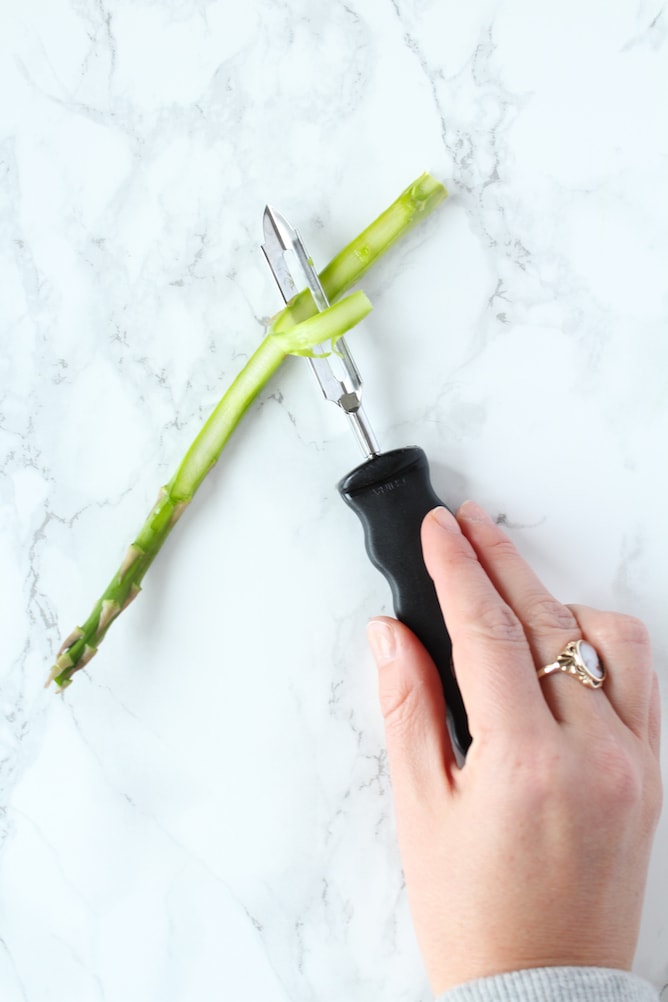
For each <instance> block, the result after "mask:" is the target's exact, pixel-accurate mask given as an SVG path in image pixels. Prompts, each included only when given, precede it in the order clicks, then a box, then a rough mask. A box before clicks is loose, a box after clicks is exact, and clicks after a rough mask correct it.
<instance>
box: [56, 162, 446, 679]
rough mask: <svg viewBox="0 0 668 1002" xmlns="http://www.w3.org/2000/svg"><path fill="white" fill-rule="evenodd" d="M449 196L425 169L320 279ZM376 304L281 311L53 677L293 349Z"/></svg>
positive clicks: (315, 341)
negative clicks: (319, 310) (425, 172)
mask: <svg viewBox="0 0 668 1002" xmlns="http://www.w3.org/2000/svg"><path fill="white" fill-rule="evenodd" d="M446 197H447V192H446V190H445V188H444V187H443V185H442V184H440V182H438V181H436V180H435V179H434V178H432V177H431V176H430V175H429V174H423V175H421V176H420V177H419V178H417V180H416V181H414V182H413V184H411V185H410V186H409V187H408V188H406V190H405V191H404V192H402V194H401V195H400V196H399V198H398V199H397V200H396V201H395V202H393V203H392V205H390V206H389V208H388V209H386V210H385V212H383V213H382V214H381V215H380V216H379V217H378V218H377V219H376V220H375V221H374V222H373V223H372V224H371V225H370V226H368V227H367V229H366V230H364V231H363V232H362V233H361V234H360V235H359V236H358V237H357V238H356V239H355V240H353V241H352V242H351V243H350V244H348V245H347V247H345V248H344V250H343V251H341V253H340V254H338V255H337V256H336V257H335V258H334V259H333V260H332V261H331V262H330V263H329V264H328V265H327V267H326V268H325V269H324V270H323V272H322V273H321V275H320V280H321V282H322V284H323V288H324V289H325V292H326V294H327V296H328V298H329V299H330V301H332V302H334V301H335V300H338V299H339V297H340V296H342V295H343V294H344V293H345V292H347V291H348V290H349V289H350V288H351V287H352V286H353V285H355V284H356V283H357V282H358V281H359V279H360V278H361V277H362V275H364V274H365V272H366V271H367V270H368V269H369V267H371V265H372V264H373V263H374V262H375V261H376V260H377V259H378V258H379V257H380V256H381V255H382V254H383V253H385V252H386V251H387V250H388V249H389V248H390V247H391V246H392V245H393V244H394V243H395V242H396V241H397V240H398V239H399V238H400V237H401V236H402V235H404V234H405V233H406V232H407V231H408V230H409V229H411V228H412V227H413V226H414V225H415V224H416V223H417V222H419V221H420V220H421V219H424V218H425V217H426V216H428V215H429V214H430V213H431V212H432V211H433V209H435V208H436V207H437V206H438V205H440V203H441V202H442V201H443V200H444V199H445V198H446ZM370 309H371V304H370V303H369V300H368V299H367V298H366V296H365V295H364V294H363V293H361V292H356V293H353V294H352V295H350V296H348V297H347V298H345V299H342V300H340V301H339V302H334V305H333V306H331V307H330V308H329V309H328V310H325V311H324V312H322V313H319V312H317V310H316V307H315V304H314V302H313V299H312V297H311V295H310V293H309V292H308V291H305V292H304V293H300V294H299V295H297V296H295V297H294V299H292V300H291V302H290V303H289V304H288V305H287V306H286V307H285V308H284V309H283V310H281V312H280V313H278V314H277V315H276V317H275V318H274V319H273V322H272V323H271V325H270V327H269V330H268V332H267V335H266V337H265V338H264V340H263V341H262V342H261V344H260V345H259V347H258V348H257V350H256V351H255V352H254V353H253V355H252V356H251V357H250V358H249V360H248V362H247V363H246V365H245V366H244V367H243V369H242V370H241V371H240V372H239V374H238V375H237V377H236V379H235V380H234V381H233V383H232V384H231V385H230V387H229V388H228V389H227V390H226V392H225V393H224V394H223V396H222V398H221V399H220V401H219V403H218V404H217V406H216V407H215V408H214V410H213V412H212V413H211V415H210V416H209V418H208V419H207V421H206V422H205V424H204V425H203V427H202V428H201V430H200V432H199V433H198V435H197V436H196V438H195V439H194V441H193V443H192V444H191V446H190V448H189V449H188V451H187V453H186V454H185V456H184V458H183V460H182V461H181V464H180V466H179V467H178V469H177V470H176V472H175V474H174V476H173V477H172V478H171V480H170V481H169V483H167V484H166V485H165V486H164V487H162V488H161V490H160V493H159V494H158V498H157V500H156V502H155V504H154V506H153V508H152V509H151V511H150V513H149V515H148V517H147V519H146V521H145V522H144V524H143V526H142V527H141V529H140V530H139V533H138V534H137V536H136V538H135V539H134V541H133V542H132V543H131V544H130V546H129V548H128V550H127V553H126V554H125V557H124V558H123V561H122V563H121V565H120V567H119V568H118V569H117V571H116V572H115V574H114V576H113V577H112V579H111V581H110V583H109V585H108V586H107V588H106V590H105V591H104V593H103V594H102V596H101V597H100V598H99V599H98V601H97V602H96V603H95V605H94V607H93V609H92V611H91V613H90V615H89V616H88V618H87V619H86V621H85V622H84V623H83V625H82V626H77V627H76V628H75V629H74V630H73V631H72V633H70V635H69V636H68V637H67V639H66V640H65V641H64V643H63V644H62V646H61V648H60V650H59V652H58V655H57V657H56V662H55V664H54V665H53V667H52V669H51V672H50V674H49V677H48V679H47V682H46V684H47V685H49V684H50V683H51V682H55V683H56V685H57V686H58V688H59V690H63V689H65V688H66V687H67V686H68V685H70V683H71V681H72V676H73V675H74V674H75V673H76V672H77V671H79V670H80V669H82V668H83V667H85V665H87V664H88V662H89V661H90V660H91V658H92V657H93V656H94V655H95V654H96V653H97V650H98V648H99V646H100V643H101V642H102V640H103V639H104V637H105V635H106V633H107V630H108V629H109V627H110V626H111V624H112V623H113V622H114V620H115V619H116V618H117V617H118V616H119V614H120V613H121V612H123V610H124V609H126V608H127V607H128V605H129V604H130V603H131V602H132V600H133V599H134V598H136V596H137V595H138V594H139V592H140V590H141V583H142V580H143V578H144V575H145V574H146V572H147V571H148V569H149V567H150V566H151V564H152V563H153V560H154V559H155V557H156V556H157V554H158V552H159V551H160V549H161V547H162V545H163V544H164V542H165V540H166V539H167V536H168V535H169V533H170V532H171V530H172V529H173V527H174V525H175V524H176V522H177V521H178V519H179V518H180V517H181V515H182V514H183V511H184V510H185V508H186V507H187V505H188V504H189V502H190V501H191V500H192V498H193V496H194V494H195V492H196V491H197V489H198V488H199V486H200V484H201V483H202V481H203V480H204V478H205V477H206V475H207V473H208V472H209V471H210V470H211V468H212V467H213V466H214V465H215V464H216V462H217V460H218V457H219V456H220V454H221V452H222V450H223V448H224V446H225V444H226V442H227V441H228V439H229V437H230V435H231V434H232V432H233V431H234V429H235V428H236V426H237V425H238V423H239V421H240V420H241V418H242V417H243V415H244V414H245V412H246V411H247V409H248V407H249V406H250V404H251V403H252V401H253V400H254V399H255V397H256V396H257V395H258V393H259V392H260V391H261V390H262V389H263V388H264V386H265V385H266V384H267V383H268V381H269V380H270V379H271V378H272V376H273V375H274V373H275V372H276V370H277V369H278V368H279V366H280V365H281V363H282V362H283V361H284V359H285V358H286V357H287V356H288V355H305V354H309V353H312V350H313V348H314V347H315V346H316V345H320V344H324V343H326V342H330V344H331V345H332V347H334V346H335V344H336V341H337V340H338V338H340V337H341V336H342V335H343V334H345V333H346V332H347V331H348V330H350V329H351V328H352V327H353V326H354V325H355V324H357V323H359V321H360V320H362V319H363V318H364V317H365V316H366V315H367V314H368V312H369V310H370Z"/></svg>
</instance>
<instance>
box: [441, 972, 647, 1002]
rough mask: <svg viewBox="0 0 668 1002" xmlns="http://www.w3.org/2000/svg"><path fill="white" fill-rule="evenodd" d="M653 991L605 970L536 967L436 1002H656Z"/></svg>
mask: <svg viewBox="0 0 668 1002" xmlns="http://www.w3.org/2000/svg"><path fill="white" fill-rule="evenodd" d="M658 997H659V996H658V992H657V991H656V989H655V988H654V987H653V986H652V985H651V984H649V982H647V981H644V980H643V979H642V978H639V977H637V975H635V974H629V973H627V972H626V971H615V970H609V969H608V968H604V967H535V968H531V969H530V970H526V971H511V972H509V973H507V974H497V975H496V976H494V977H490V978H480V979H478V980H476V981H467V982H466V983H465V984H462V985H457V987H456V988H452V989H450V991H447V992H445V994H444V995H439V997H438V999H437V1000H436V1002H657V999H658Z"/></svg>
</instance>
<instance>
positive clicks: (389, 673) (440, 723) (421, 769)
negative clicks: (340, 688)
mask: <svg viewBox="0 0 668 1002" xmlns="http://www.w3.org/2000/svg"><path fill="white" fill-rule="evenodd" d="M367 635H368V638H369V644H370V646H371V650H372V652H373V655H374V657H375V659H376V664H377V666H378V695H379V699H380V708H381V711H382V714H383V718H384V720H385V740H386V744H387V757H388V762H389V768H390V777H391V780H392V787H393V790H394V794H395V799H397V801H398V802H401V801H404V802H407V803H410V802H413V803H414V802H415V800H416V799H417V800H418V801H421V802H425V801H430V800H431V799H432V797H434V796H438V797H440V796H442V794H443V787H444V782H445V783H446V784H447V785H448V786H449V781H448V777H449V775H450V773H451V770H452V769H453V768H454V767H455V764H456V763H455V756H454V753H453V750H452V745H451V743H450V738H449V736H448V732H447V726H446V718H445V701H444V699H443V689H442V687H441V680H440V678H439V676H438V672H437V671H436V668H435V666H434V663H433V661H432V660H431V658H430V657H429V655H428V654H427V652H426V650H425V649H424V647H423V646H422V644H421V643H420V641H419V640H418V639H417V637H416V636H415V634H413V633H412V632H411V630H409V629H408V627H406V626H404V625H403V623H400V622H398V621H397V620H396V619H389V618H387V617H379V618H377V619H372V620H371V621H370V622H369V624H368V627H367Z"/></svg>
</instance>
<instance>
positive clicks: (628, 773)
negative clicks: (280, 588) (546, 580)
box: [369, 502, 661, 994]
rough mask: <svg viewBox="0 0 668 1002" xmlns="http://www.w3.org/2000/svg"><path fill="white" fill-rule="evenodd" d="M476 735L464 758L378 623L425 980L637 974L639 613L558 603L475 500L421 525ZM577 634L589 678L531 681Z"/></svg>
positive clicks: (407, 638) (652, 728) (651, 733)
mask: <svg viewBox="0 0 668 1002" xmlns="http://www.w3.org/2000/svg"><path fill="white" fill-rule="evenodd" d="M422 544H423V551H424V557H425V562H426V565H427V568H428V570H429V573H430V574H431V576H432V578H433V579H434V583H435V586H436V591H437V593H438V597H439V601H440V604H441V607H442V608H443V609H444V610H445V615H446V620H447V623H448V629H449V632H450V635H451V638H452V643H453V658H454V664H455V669H456V673H457V678H458V682H459V685H460V688H461V691H462V696H463V698H464V702H465V704H466V707H467V712H468V715H469V725H470V730H471V734H472V736H473V743H472V745H471V747H470V749H469V752H468V755H467V758H466V762H465V764H464V766H463V767H462V768H459V767H458V766H457V763H456V761H455V756H454V754H453V751H452V747H451V744H450V741H449V737H448V734H447V729H446V726H445V707H444V702H443V694H442V690H441V685H440V680H439V678H438V675H437V673H436V669H435V667H434V665H433V663H432V662H431V660H430V658H429V656H428V655H427V653H426V651H425V650H424V648H423V647H422V645H421V644H420V643H419V641H418V640H417V639H416V637H415V636H414V635H413V634H412V633H411V632H410V630H408V629H407V628H406V627H405V626H403V625H402V624H401V623H398V622H397V621H396V620H393V619H388V618H384V617H383V618H379V619H376V620H372V622H371V623H370V624H369V637H370V642H371V646H372V649H373V650H374V653H375V655H376V659H377V662H378V666H379V694H380V702H381V708H382V711H383V715H384V718H385V731H386V741H387V753H388V761H389V768H390V775H391V779H392V787H393V793H394V801H395V813H396V819H397V833H398V839H399V847H400V851H401V856H402V862H403V866H404V873H405V877H406V885H407V890H408V897H409V902H410V906H411V912H412V916H413V921H414V925H415V929H416V933H417V938H418V942H419V945H420V949H421V952H422V955H423V959H424V962H425V965H426V968H427V973H428V976H429V979H430V982H431V986H432V988H433V990H434V992H435V993H436V994H439V993H441V992H443V991H445V990H447V989H448V988H451V987H452V986H454V985H456V984H460V983H462V982H464V981H469V980H472V979H474V978H479V977H484V976H487V975H493V974H500V973H504V972H506V971H510V970H516V969H521V968H530V967H546V966H561V965H587V966H589V965H591V966H597V967H612V968H618V969H626V970H628V969H630V967H631V964H632V961H633V955H634V952H635V947H636V943H637V937H638V931H639V925H640V916H641V910H642V901H643V895H644V888H645V881H646V874H647V864H648V860H649V854H650V849H651V842H652V836H653V832H654V829H655V826H656V822H657V820H658V815H659V812H660V805H661V780H660V773H659V764H658V755H659V730H660V709H659V696H658V683H657V679H656V675H655V674H654V672H653V670H652V666H651V655H650V647H649V641H648V637H647V632H646V630H645V628H644V626H643V625H642V624H641V623H640V622H639V621H638V620H636V619H633V618H631V617H628V616H624V615H619V614H616V613H609V612H598V611H596V610H594V609H590V608H587V607H584V606H564V605H561V604H560V603H559V602H557V601H556V599H554V598H553V597H552V596H551V595H550V594H549V592H548V591H547V590H546V589H545V588H544V587H543V585H542V584H541V583H540V581H539V580H538V579H537V577H536V576H535V574H534V573H533V572H532V571H531V570H530V568H529V567H528V566H527V564H526V563H525V561H524V560H523V559H522V558H521V557H520V555H519V553H518V552H517V550H516V549H515V547H514V546H513V544H512V543H511V541H510V540H509V539H508V537H507V536H506V535H505V534H504V533H503V532H502V531H501V529H500V528H499V527H498V526H497V525H496V524H495V523H494V522H493V521H492V520H491V519H490V518H489V516H488V515H486V513H485V512H483V510H482V509H481V508H479V507H478V506H477V505H475V504H474V503H472V502H467V503H466V504H464V505H463V506H462V507H461V509H460V510H459V512H458V514H457V518H456V519H455V517H454V516H452V515H451V514H450V513H449V512H447V511H446V510H445V509H437V510H436V511H435V512H431V513H430V514H429V515H427V517H426V519H425V521H424V523H423V527H422ZM580 637H585V638H586V639H587V640H588V641H589V642H590V643H591V644H593V646H594V647H595V648H596V650H597V651H598V653H599V655H600V657H601V660H602V661H603V664H604V665H605V666H606V669H607V678H606V680H605V682H604V685H603V687H602V688H600V689H596V690H592V689H589V688H586V687H585V686H584V685H582V684H580V683H579V682H578V681H577V680H576V679H575V678H572V677H569V676H568V675H565V674H564V673H563V672H555V673H554V674H552V675H549V676H547V677H544V678H542V679H540V680H539V679H538V678H537V676H536V672H537V669H538V668H539V667H540V666H542V665H545V664H547V663H549V662H553V661H554V660H555V659H556V657H557V655H558V654H559V652H560V651H561V650H562V649H563V648H564V646H565V645H566V644H567V643H568V641H570V640H574V639H578V638H580Z"/></svg>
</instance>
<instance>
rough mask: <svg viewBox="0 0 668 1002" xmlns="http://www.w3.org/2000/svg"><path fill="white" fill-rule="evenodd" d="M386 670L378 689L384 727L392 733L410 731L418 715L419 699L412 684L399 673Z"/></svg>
mask: <svg viewBox="0 0 668 1002" xmlns="http://www.w3.org/2000/svg"><path fill="white" fill-rule="evenodd" d="M389 674H390V672H389V671H388V670H387V669H386V673H385V679H384V682H383V685H382V686H381V687H380V692H379V700H380V710H381V713H382V715H383V719H384V720H385V727H386V729H388V730H391V731H394V732H404V731H406V730H410V727H411V725H412V723H413V722H414V721H415V718H416V716H417V713H418V706H419V698H418V693H417V692H416V687H415V685H414V684H411V683H409V682H408V681H407V680H406V678H405V677H404V675H403V673H402V672H401V671H395V672H392V677H391V678H388V677H387V676H388V675H389Z"/></svg>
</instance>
